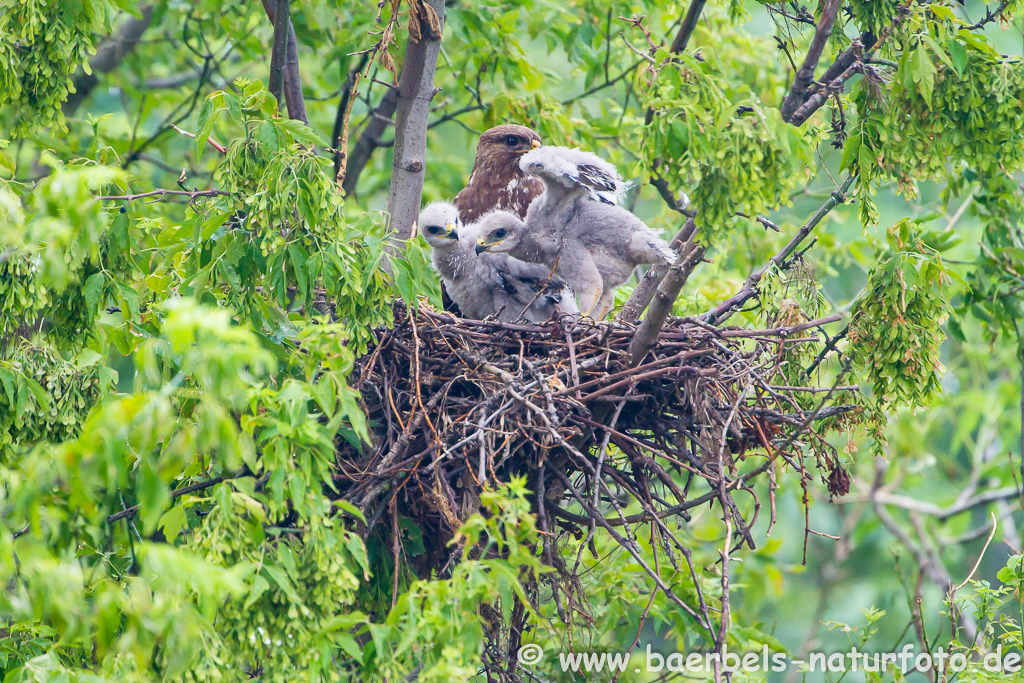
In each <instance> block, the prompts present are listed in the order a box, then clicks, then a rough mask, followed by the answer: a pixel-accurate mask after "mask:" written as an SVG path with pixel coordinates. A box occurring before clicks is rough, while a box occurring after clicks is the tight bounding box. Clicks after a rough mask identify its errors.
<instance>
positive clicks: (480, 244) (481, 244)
mask: <svg viewBox="0 0 1024 683" xmlns="http://www.w3.org/2000/svg"><path fill="white" fill-rule="evenodd" d="M487 246H488V245H486V244H484V241H483V239H482V238H481V239H480V241H479V242H477V243H476V254H477V256H479V255H480V254H482V253H484V252H485V251H487Z"/></svg>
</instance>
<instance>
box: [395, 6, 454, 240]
mask: <svg viewBox="0 0 1024 683" xmlns="http://www.w3.org/2000/svg"><path fill="white" fill-rule="evenodd" d="M409 14H410V18H409V42H408V46H407V47H406V50H405V62H404V63H403V64H402V73H401V75H400V76H399V78H398V91H397V95H398V106H397V108H396V116H395V150H394V161H393V163H392V166H391V188H390V190H389V192H388V213H389V214H391V228H392V230H394V231H395V239H401V240H405V239H408V238H409V237H411V235H412V226H413V223H414V222H415V221H416V218H417V216H418V215H419V210H420V199H421V197H422V193H423V170H424V167H425V160H426V159H425V158H426V153H427V115H428V114H429V113H430V100H431V99H433V97H434V94H435V92H436V89H435V88H434V70H435V68H436V67H437V56H438V54H439V53H440V51H441V29H442V28H443V26H444V0H412V3H411V6H410V9H409Z"/></svg>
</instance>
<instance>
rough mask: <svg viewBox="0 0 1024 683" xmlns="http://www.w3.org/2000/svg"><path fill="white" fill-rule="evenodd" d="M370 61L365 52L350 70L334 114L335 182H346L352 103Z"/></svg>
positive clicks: (332, 139) (332, 144) (332, 134)
mask: <svg viewBox="0 0 1024 683" xmlns="http://www.w3.org/2000/svg"><path fill="white" fill-rule="evenodd" d="M368 61H370V53H369V52H364V53H363V54H362V56H361V57H360V58H359V63H358V64H356V65H355V66H354V67H352V69H351V70H350V71H349V72H348V77H347V78H346V79H345V87H344V88H342V92H341V98H340V99H339V100H338V113H337V114H335V116H334V130H333V131H332V132H331V147H333V148H334V150H335V152H334V182H336V183H339V184H340V183H344V182H345V172H346V171H347V170H348V166H347V164H346V163H345V161H346V158H347V157H348V132H349V129H348V123H349V116H350V115H351V113H352V103H353V102H355V99H356V88H358V87H359V77H360V75H361V72H362V70H363V67H365V66H366V63H367V62H368Z"/></svg>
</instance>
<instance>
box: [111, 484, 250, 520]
mask: <svg viewBox="0 0 1024 683" xmlns="http://www.w3.org/2000/svg"><path fill="white" fill-rule="evenodd" d="M236 476H241V474H238V475H236ZM223 481H224V477H214V478H213V479H210V480H209V481H200V482H198V483H195V484H189V485H188V486H183V487H182V488H180V489H175V490H174V491H171V499H172V500H173V499H174V498H177V497H179V496H184V495H185V494H187V493H195V492H196V491H202V490H204V489H208V488H210V487H211V486H216V485H217V484H219V483H221V482H223ZM138 511H139V506H138V505H132V506H131V507H130V508H125V509H124V510H122V511H121V512H116V513H114V514H112V515H107V524H113V523H114V522H116V521H118V520H121V519H124V518H125V517H134V516H135V513H137V512H138Z"/></svg>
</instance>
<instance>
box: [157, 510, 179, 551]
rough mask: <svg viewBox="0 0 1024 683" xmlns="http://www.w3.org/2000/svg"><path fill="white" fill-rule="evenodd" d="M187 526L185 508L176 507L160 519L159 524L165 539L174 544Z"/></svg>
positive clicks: (158, 526)
mask: <svg viewBox="0 0 1024 683" xmlns="http://www.w3.org/2000/svg"><path fill="white" fill-rule="evenodd" d="M185 525H186V516H185V506H183V505H175V506H174V507H172V508H171V509H170V510H168V511H167V512H165V513H164V514H163V515H162V516H161V517H160V521H159V523H157V528H158V529H160V530H161V531H162V532H163V534H164V538H166V539H167V540H168V541H169V542H171V543H173V542H174V539H176V538H177V537H178V534H180V533H181V531H182V530H183V529H184V528H185Z"/></svg>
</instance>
